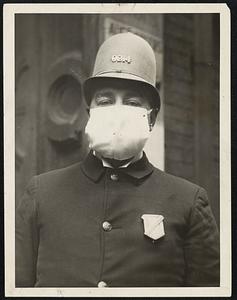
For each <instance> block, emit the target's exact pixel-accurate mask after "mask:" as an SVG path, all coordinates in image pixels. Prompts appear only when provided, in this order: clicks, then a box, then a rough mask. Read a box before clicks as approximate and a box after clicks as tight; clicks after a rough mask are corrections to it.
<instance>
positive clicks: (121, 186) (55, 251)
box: [16, 153, 219, 287]
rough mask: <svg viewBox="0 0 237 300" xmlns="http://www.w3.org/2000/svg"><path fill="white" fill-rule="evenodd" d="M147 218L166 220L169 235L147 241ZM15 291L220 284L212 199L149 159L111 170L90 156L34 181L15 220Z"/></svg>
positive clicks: (22, 201)
mask: <svg viewBox="0 0 237 300" xmlns="http://www.w3.org/2000/svg"><path fill="white" fill-rule="evenodd" d="M143 214H153V215H162V216H163V217H164V220H163V224H164V231H165V235H164V236H162V237H161V238H158V239H157V240H153V239H152V238H150V237H149V236H146V235H144V223H143V220H142V219H141V216H142V215H143ZM105 222H106V223H105ZM16 286H17V287H30V286H35V287H96V286H99V287H100V286H108V287H168V286H169V287H182V286H219V234H218V230H217V226H216V223H215V220H214V217H213V214H212V212H211V209H210V206H209V203H208V200H207V195H206V193H205V191H204V190H203V189H202V188H200V187H198V186H197V185H195V184H192V183H190V182H188V181H186V180H184V179H181V178H177V177H175V176H171V175H168V174H166V173H164V172H162V171H160V170H159V169H157V168H155V167H153V166H152V165H151V164H150V163H149V162H148V160H147V158H146V156H145V154H144V155H143V158H142V159H141V160H139V161H137V162H135V163H134V164H131V165H129V166H128V167H127V168H121V169H111V168H105V167H103V165H102V162H101V161H100V160H99V159H98V158H97V157H95V156H94V155H93V154H92V153H90V154H89V155H88V157H87V158H86V159H85V161H84V162H82V163H78V164H75V165H72V166H70V167H67V168H64V169H60V170H56V171H51V172H48V173H46V174H42V175H39V176H35V177H34V178H33V179H32V180H31V182H30V184H29V185H28V187H27V190H26V193H25V194H24V196H23V198H22V199H21V202H20V205H19V207H18V209H17V214H16Z"/></svg>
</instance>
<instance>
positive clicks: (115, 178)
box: [110, 174, 119, 181]
mask: <svg viewBox="0 0 237 300" xmlns="http://www.w3.org/2000/svg"><path fill="white" fill-rule="evenodd" d="M110 178H111V180H113V181H118V179H119V177H118V175H117V174H111V175H110Z"/></svg>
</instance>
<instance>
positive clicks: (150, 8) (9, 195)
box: [3, 3, 232, 297]
mask: <svg viewBox="0 0 237 300" xmlns="http://www.w3.org/2000/svg"><path fill="white" fill-rule="evenodd" d="M18 13H25V14H33V13H42V14H43V13H48V14H55V13H65V14H70V13H73V14H75V13H87V14H90V13H91V14H95V13H98V14H103V13H110V14H112V13H116V14H120V13H121V14H123V13H159V14H165V13H195V14H196V13H218V14H220V96H219V100H220V212H221V214H220V245H221V256H220V259H221V275H220V287H215V288H214V287H213V288H211V287H205V288H204V287H200V288H188V287H187V288H183V287H182V288H180V287H179V288H176V287H174V288H142V287H141V288H106V289H98V288H15V189H14V187H15V68H14V65H15V53H14V45H15V28H14V25H15V14H18ZM3 26H4V32H3V46H4V48H3V58H4V69H3V72H4V73H3V79H4V162H5V163H4V178H5V180H4V191H5V192H4V207H5V212H4V225H5V296H6V297H10V296H11V297H29V296H32V297H33V296H38V297H53V296H56V297H69V296H70V297H92V296H93V297H118V296H133V297H171V296H176V297H184V296H192V297H204V296H205V297H208V296H210V297H224V296H230V295H231V276H232V274H231V137H230V133H231V131H230V126H231V107H230V106H231V93H230V82H231V77H230V58H231V56H230V10H229V8H228V7H227V5H226V4H205V3H202V4H184V3H182V4H181V3H180V4H178V3H172V5H171V4H141V3H121V4H104V3H100V4H72V3H69V4H66V3H64V4H62V3H60V4H49V3H47V4H26V3H24V5H22V4H5V5H4V8H3Z"/></svg>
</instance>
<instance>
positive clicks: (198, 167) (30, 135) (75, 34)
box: [15, 14, 219, 223]
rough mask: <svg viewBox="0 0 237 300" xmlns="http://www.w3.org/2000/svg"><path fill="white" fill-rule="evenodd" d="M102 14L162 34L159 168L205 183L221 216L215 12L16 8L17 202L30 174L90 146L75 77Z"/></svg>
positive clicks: (80, 76)
mask: <svg viewBox="0 0 237 300" xmlns="http://www.w3.org/2000/svg"><path fill="white" fill-rule="evenodd" d="M108 17H109V18H112V19H114V20H117V21H119V22H121V24H126V25H127V26H131V27H132V28H137V29H138V30H142V31H143V32H145V33H147V34H152V35H153V36H154V37H157V38H159V39H161V49H160V50H159V51H162V56H161V57H162V60H163V61H162V64H163V75H162V80H161V81H160V82H157V84H158V86H159V87H160V88H161V89H162V95H163V96H162V97H163V99H162V100H163V108H164V130H165V145H164V147H165V170H166V171H167V172H169V173H172V174H174V175H177V176H181V177H184V178H186V179H188V180H190V181H192V182H195V183H197V184H200V185H202V186H203V187H204V188H206V189H207V191H208V194H209V198H210V202H211V205H212V208H213V211H214V214H215V217H216V219H217V222H218V223H219V16H218V15H214V14H166V15H163V16H161V15H157V14H149V15H148V14H142V15H141V14H132V15H126V14H121V15H94V14H93V15H85V14H84V15H79V14H71V15H67V14H65V15H57V14H49V15H47V14H37V15H32V14H27V15H22V14H19V15H17V16H16V19H15V30H16V35H15V60H16V61H15V64H16V66H15V74H16V99H15V103H16V122H15V124H16V199H17V201H18V199H19V197H20V195H21V194H22V192H23V190H24V188H25V185H26V183H27V182H28V180H29V179H30V177H31V176H32V175H34V174H39V173H42V172H45V171H48V170H51V169H55V168H59V167H62V166H65V165H69V164H71V163H73V162H75V161H78V160H81V159H82V158H83V157H84V156H85V155H86V153H87V151H88V149H87V141H86V140H85V138H84V135H83V128H84V126H85V124H86V121H87V114H86V106H85V104H84V101H83V97H82V95H81V83H82V81H83V80H84V79H85V78H86V77H87V76H89V74H90V72H91V70H92V66H93V61H94V58H95V55H96V52H97V50H98V47H99V45H100V43H101V42H102V41H103V40H104V38H105V32H104V31H105V30H106V28H105V27H104V24H105V19H106V18H108ZM116 30H117V29H116ZM158 81H159V80H158ZM155 150H156V149H154V151H155ZM157 155H159V153H157Z"/></svg>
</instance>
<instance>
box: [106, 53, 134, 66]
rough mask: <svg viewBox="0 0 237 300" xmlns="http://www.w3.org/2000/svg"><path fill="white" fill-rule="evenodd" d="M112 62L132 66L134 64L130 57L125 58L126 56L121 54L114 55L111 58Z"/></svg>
mask: <svg viewBox="0 0 237 300" xmlns="http://www.w3.org/2000/svg"><path fill="white" fill-rule="evenodd" d="M111 60H112V62H113V63H115V62H122V63H128V64H130V63H131V62H132V59H131V57H130V56H125V55H121V54H118V55H117V54H114V55H112V57H111Z"/></svg>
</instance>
